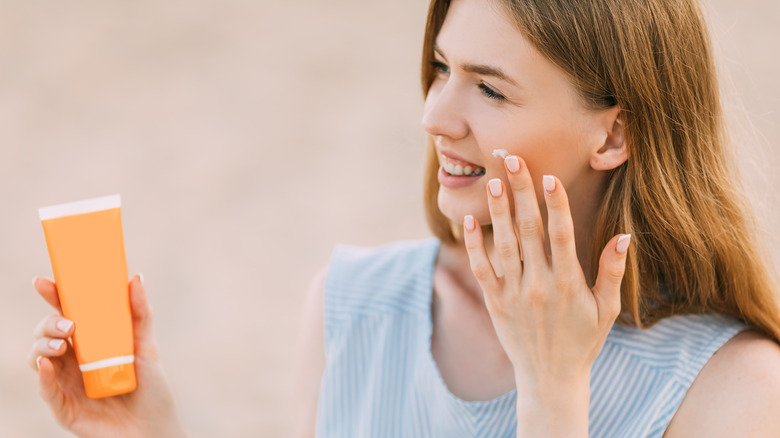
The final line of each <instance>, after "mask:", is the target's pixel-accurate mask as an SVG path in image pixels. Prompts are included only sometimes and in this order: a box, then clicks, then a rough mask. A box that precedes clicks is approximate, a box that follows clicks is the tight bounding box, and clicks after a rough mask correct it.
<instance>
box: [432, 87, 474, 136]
mask: <svg viewBox="0 0 780 438" xmlns="http://www.w3.org/2000/svg"><path fill="white" fill-rule="evenodd" d="M454 85H455V84H453V83H452V82H451V81H449V82H447V83H445V84H442V85H439V86H437V84H434V85H433V86H432V87H431V89H430V90H429V91H428V96H427V97H426V99H425V109H424V111H423V118H422V126H423V129H425V131H427V132H428V134H430V135H434V136H445V137H448V138H451V139H459V138H463V137H465V136H466V134H468V124H467V123H466V120H465V118H464V117H463V109H464V108H463V102H462V100H461V99H460V98H459V97H458V92H457V89H456V87H455V86H454Z"/></svg>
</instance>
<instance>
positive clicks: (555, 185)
mask: <svg viewBox="0 0 780 438" xmlns="http://www.w3.org/2000/svg"><path fill="white" fill-rule="evenodd" d="M542 183H543V186H544V196H545V203H546V204H547V236H548V237H549V238H550V251H551V256H552V266H553V269H554V270H555V271H558V272H574V271H575V270H576V269H580V270H581V269H582V268H581V267H580V263H579V259H578V258H577V248H576V245H575V242H574V223H573V221H572V219H571V210H570V209H569V197H568V196H567V195H566V190H564V188H563V185H562V184H561V182H560V181H559V180H558V178H556V177H554V176H552V175H545V176H544V177H543V179H542Z"/></svg>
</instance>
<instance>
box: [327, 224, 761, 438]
mask: <svg viewBox="0 0 780 438" xmlns="http://www.w3.org/2000/svg"><path fill="white" fill-rule="evenodd" d="M438 249H439V241H438V240H435V239H429V240H422V241H407V242H398V243H393V244H390V245H385V246H382V247H378V248H354V247H338V248H336V250H335V251H334V253H333V256H332V259H331V262H330V270H329V272H328V277H327V280H326V285H325V315H324V317H325V327H324V328H325V349H326V358H327V359H326V367H325V372H324V375H323V379H322V385H321V388H320V398H319V405H318V406H319V407H318V415H317V436H318V437H321V438H322V437H328V438H330V437H334V438H350V437H403V438H414V437H424V438H434V437H446V438H457V437H490V438H493V437H507V438H509V437H511V438H514V437H515V435H516V430H517V424H516V421H517V417H516V412H515V407H516V406H515V405H516V403H515V402H516V400H517V397H518V394H517V391H512V392H510V393H507V394H504V395H503V396H501V397H499V398H496V399H493V400H489V401H464V400H461V399H459V398H457V397H456V396H455V395H453V394H452V393H451V392H450V391H449V390H448V389H447V386H446V385H445V383H444V381H443V380H442V378H441V375H440V374H439V371H438V368H437V366H436V363H435V362H434V360H433V356H432V355H431V349H430V346H431V343H430V342H431V332H432V327H433V325H432V321H431V299H432V290H433V264H434V260H435V258H436V254H437V253H438ZM744 328H746V326H745V325H744V324H742V323H740V322H739V321H736V320H734V319H731V318H726V317H722V316H717V315H689V316H676V317H672V318H667V319H665V320H662V321H661V322H659V323H658V324H656V325H655V326H653V327H652V328H650V329H647V330H639V329H637V328H635V327H627V326H621V325H617V324H616V325H615V326H614V328H613V329H612V331H611V332H610V334H609V336H608V337H607V340H606V343H605V345H604V349H603V350H602V351H601V354H600V355H599V357H598V359H597V360H596V362H595V363H594V365H593V369H592V373H591V398H590V436H591V437H660V436H662V435H663V432H664V430H665V429H666V426H667V425H668V424H669V422H670V421H671V419H672V416H673V415H674V413H675V411H676V410H677V407H678V406H679V405H680V402H681V401H682V399H683V397H684V396H685V392H686V391H687V390H688V387H689V386H690V385H691V383H692V382H693V379H694V378H695V377H696V375H697V374H698V373H699V370H700V369H701V368H702V366H704V364H705V363H706V362H707V360H708V359H709V358H710V357H711V356H712V354H713V353H714V352H715V351H716V350H717V349H718V348H720V346H721V345H723V344H724V343H725V342H726V341H728V340H729V339H730V338H731V337H732V336H734V335H735V334H737V333H738V332H739V331H741V330H743V329H744ZM521 396H522V395H521Z"/></svg>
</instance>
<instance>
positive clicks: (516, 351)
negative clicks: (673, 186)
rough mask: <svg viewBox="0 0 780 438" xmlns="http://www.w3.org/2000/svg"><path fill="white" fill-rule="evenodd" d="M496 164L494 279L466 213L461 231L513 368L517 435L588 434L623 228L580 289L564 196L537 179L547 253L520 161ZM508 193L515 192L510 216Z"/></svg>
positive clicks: (616, 297)
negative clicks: (500, 169)
mask: <svg viewBox="0 0 780 438" xmlns="http://www.w3.org/2000/svg"><path fill="white" fill-rule="evenodd" d="M505 166H506V169H507V177H508V181H509V185H510V187H509V190H507V188H506V187H504V184H503V182H502V181H501V180H500V179H494V180H491V181H490V182H489V183H488V188H487V191H488V204H489V207H490V216H491V219H492V224H493V241H494V243H495V253H496V255H497V258H496V260H494V263H496V264H500V267H499V268H500V269H499V271H500V272H502V273H503V275H502V276H500V277H499V276H497V275H496V270H494V269H493V264H492V263H491V261H490V259H489V258H488V255H487V250H486V249H485V244H484V240H483V236H482V231H481V229H480V226H479V224H478V223H477V222H476V220H475V219H474V218H472V217H471V216H467V217H466V218H465V220H464V234H465V244H466V249H467V251H468V255H469V260H470V264H471V270H472V271H473V273H474V275H475V276H476V278H477V280H478V281H479V284H480V286H481V287H482V290H483V291H484V296H485V304H486V306H487V309H488V312H489V314H490V318H491V319H492V321H493V326H494V327H495V330H496V333H497V335H498V338H499V341H500V342H501V345H502V346H503V348H504V350H505V351H506V353H507V356H508V357H509V359H510V361H511V362H512V365H513V367H514V370H515V383H516V385H517V389H518V395H519V396H518V426H519V427H518V434H520V430H521V428H522V429H525V432H526V434H525V435H524V436H533V435H536V433H538V434H540V436H558V435H560V436H564V435H565V436H572V434H573V435H581V433H582V432H584V434H585V435H584V436H587V425H588V423H587V421H588V403H589V395H590V370H591V367H592V365H593V362H594V361H595V360H596V357H597V356H598V354H599V352H600V351H601V349H602V347H603V345H604V341H605V340H606V337H607V334H608V333H609V330H610V328H611V327H612V324H613V323H614V322H615V319H616V318H617V316H618V314H619V313H620V284H621V282H622V280H623V273H624V271H625V261H626V252H627V249H628V244H629V242H630V235H618V236H615V237H613V238H612V239H611V240H610V241H609V243H607V245H606V247H605V248H604V250H603V251H602V253H601V258H600V261H599V270H598V277H597V278H596V281H595V286H593V287H592V288H591V287H589V286H588V284H587V282H586V280H585V275H584V274H583V271H582V267H581V266H580V262H579V259H578V257H577V252H576V249H575V240H574V227H573V222H572V218H571V212H570V210H569V201H568V198H567V196H566V192H565V190H564V188H563V186H562V184H561V183H560V181H559V180H558V179H557V178H555V177H553V176H545V177H544V189H545V190H544V193H545V195H544V196H545V201H546V204H547V218H548V221H547V222H548V224H547V234H548V236H549V239H550V250H551V255H550V256H549V257H548V256H547V254H546V252H545V245H544V228H543V226H542V219H541V215H540V212H539V204H538V202H537V198H536V194H535V190H534V185H533V182H532V180H531V175H530V173H529V172H528V168H527V167H526V166H525V163H524V162H523V160H522V159H520V158H519V157H516V156H508V157H507V158H506V159H505ZM508 192H511V194H512V196H513V199H514V205H515V208H514V210H515V211H514V215H513V214H512V213H511V211H510V203H509V197H508V196H509V193H508ZM512 216H514V219H513V217H512ZM515 227H516V228H515ZM515 230H517V231H515ZM521 254H522V259H521ZM562 414H563V415H564V417H562V416H561V415H562ZM545 418H547V419H548V420H550V421H551V422H552V423H551V422H548V421H545V420H544V419H545ZM562 419H563V420H564V421H563V422H561V420H562ZM583 421H584V424H583ZM531 423H533V424H531ZM521 426H522V427H521ZM529 427H530V428H532V429H536V430H535V432H536V433H534V430H529V429H528V428H529ZM583 427H584V430H583ZM551 428H552V429H553V430H551Z"/></svg>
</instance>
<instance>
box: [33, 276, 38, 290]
mask: <svg viewBox="0 0 780 438" xmlns="http://www.w3.org/2000/svg"><path fill="white" fill-rule="evenodd" d="M37 281H38V276H37V275H36V276H35V277H33V288H34V287H35V283H36V282H37Z"/></svg>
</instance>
